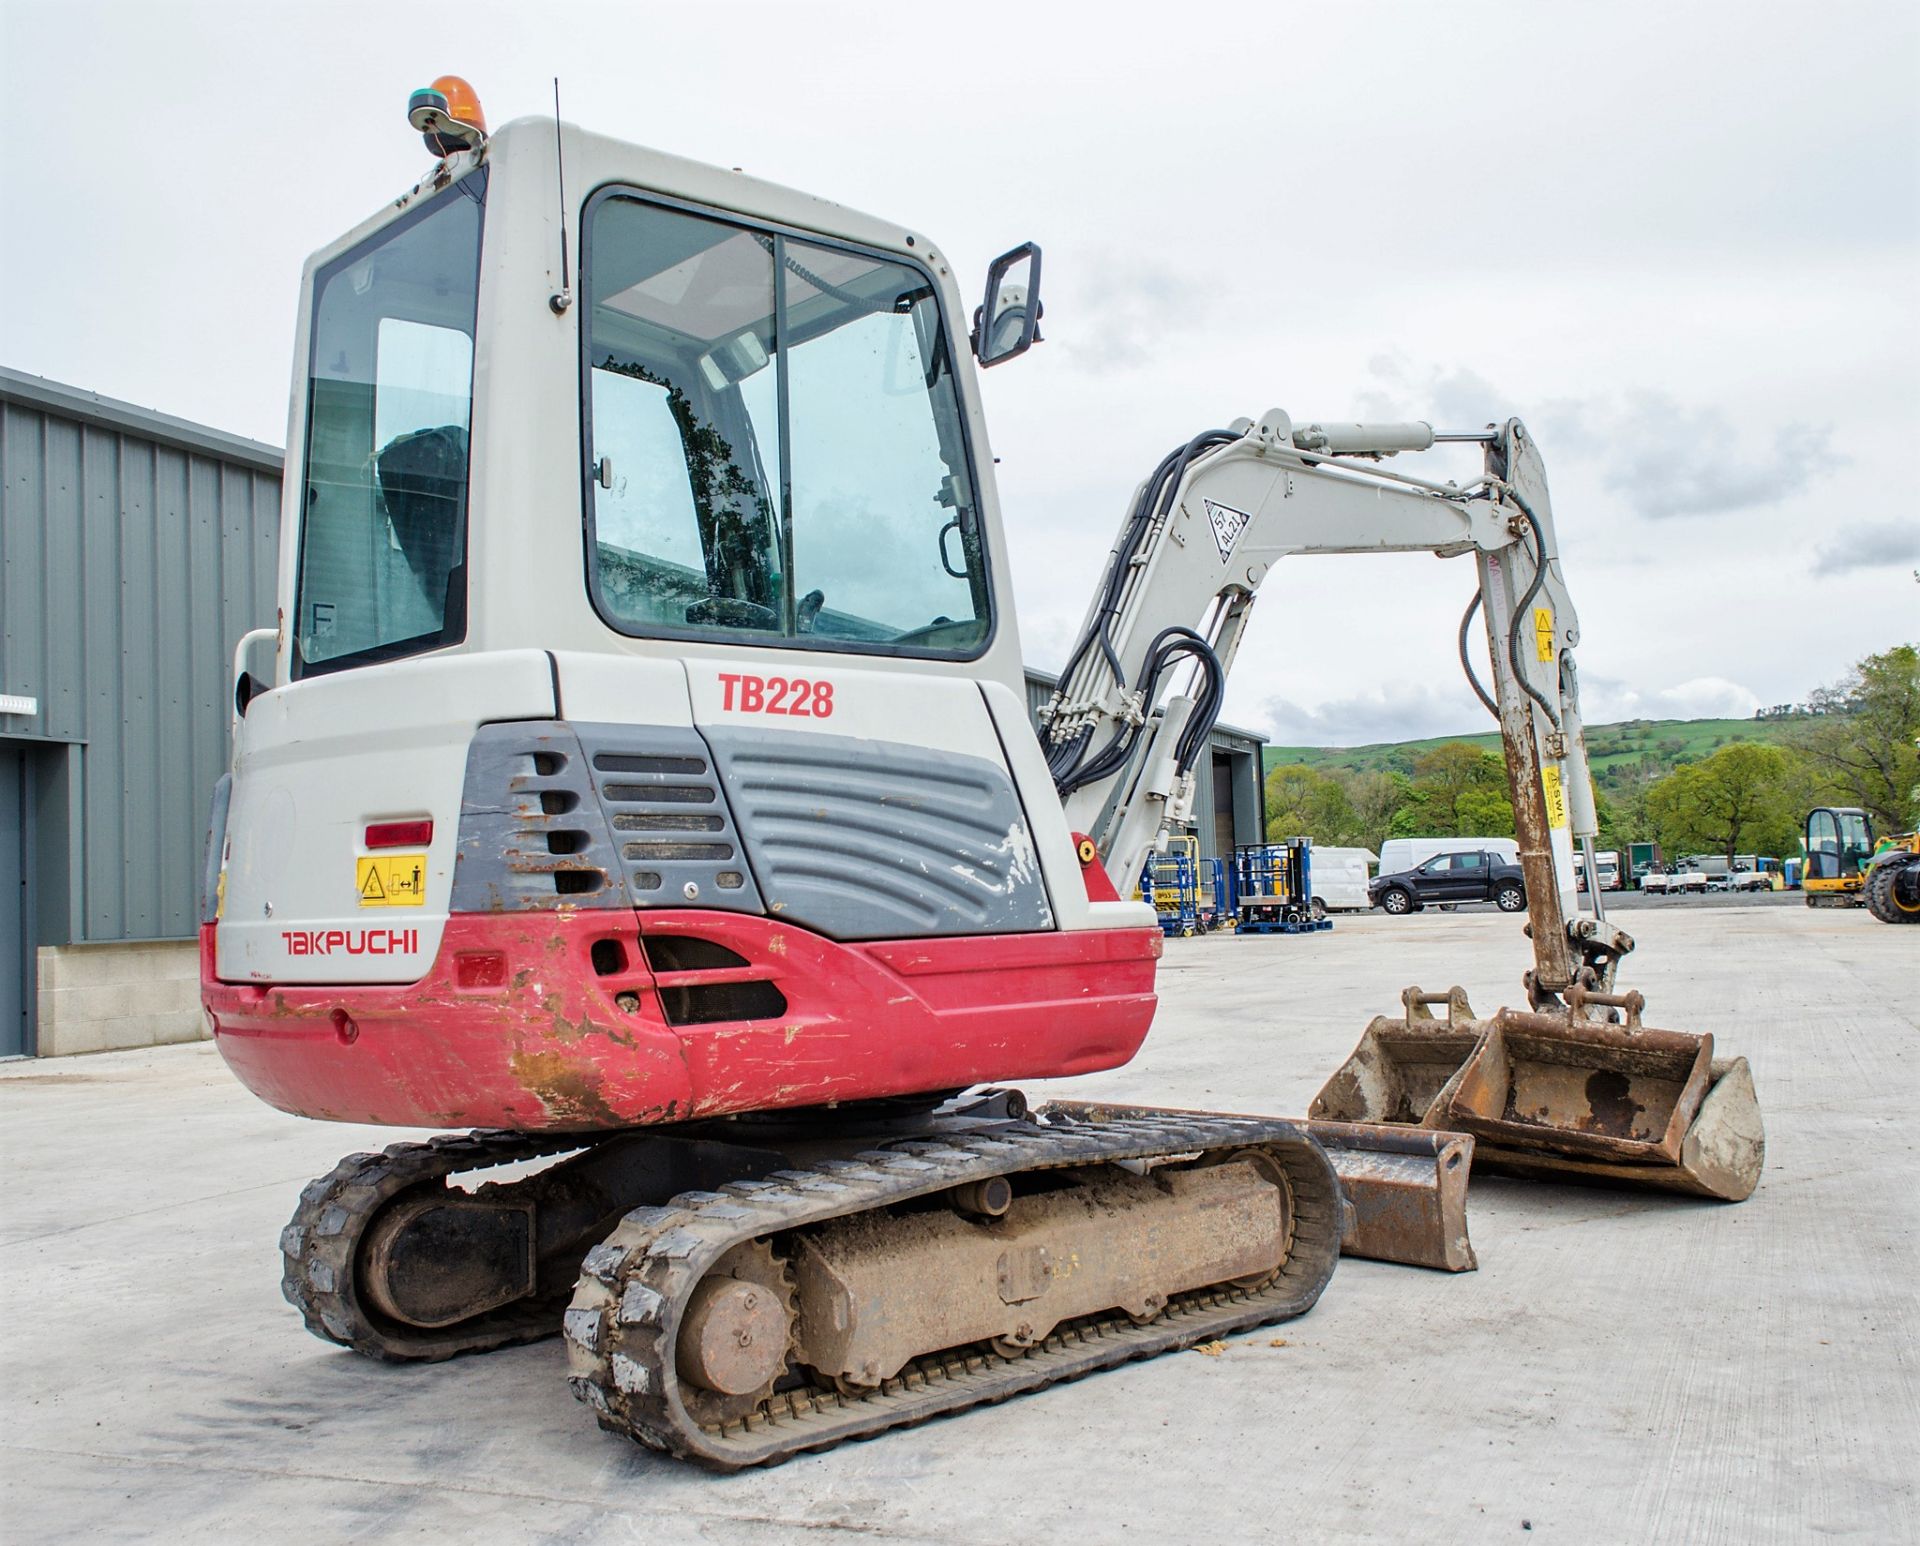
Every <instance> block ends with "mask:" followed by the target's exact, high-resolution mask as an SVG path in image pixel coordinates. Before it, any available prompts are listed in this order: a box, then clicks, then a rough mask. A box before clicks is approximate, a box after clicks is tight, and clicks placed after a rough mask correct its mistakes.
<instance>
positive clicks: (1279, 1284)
mask: <svg viewBox="0 0 1920 1546" xmlns="http://www.w3.org/2000/svg"><path fill="white" fill-rule="evenodd" d="M1253 1145H1258V1146H1260V1147H1261V1148H1263V1149H1265V1150H1266V1151H1267V1152H1268V1153H1270V1154H1272V1155H1273V1157H1274V1158H1275V1159H1276V1160H1278V1161H1279V1162H1280V1164H1281V1165H1282V1166H1283V1168H1284V1169H1285V1171H1286V1174H1287V1177H1288V1180H1289V1182H1290V1184H1291V1186H1292V1189H1293V1209H1292V1218H1293V1231H1294V1233H1293V1238H1292V1239H1291V1240H1290V1241H1289V1242H1288V1251H1287V1258H1286V1265H1285V1266H1284V1267H1283V1268H1282V1269H1281V1272H1280V1276H1279V1277H1278V1278H1277V1279H1276V1280H1275V1281H1274V1282H1273V1283H1272V1284H1270V1285H1269V1286H1268V1287H1266V1288H1264V1289H1259V1290H1253V1291H1249V1290H1242V1289H1234V1288H1218V1289H1206V1290H1200V1291H1198V1292H1195V1293H1190V1294H1184V1295H1179V1296H1176V1297H1175V1299H1174V1300H1173V1302H1172V1303H1171V1304H1170V1305H1169V1306H1168V1308H1167V1310H1166V1311H1165V1312H1163V1313H1162V1314H1161V1315H1160V1316H1159V1317H1157V1318H1156V1319H1155V1320H1153V1321H1151V1322H1150V1323H1148V1324H1147V1325H1144V1326H1140V1325H1136V1324H1134V1322H1133V1321H1132V1320H1130V1319H1129V1318H1127V1317H1125V1316H1121V1315H1115V1316H1097V1317H1091V1318H1088V1319H1085V1320H1081V1321H1077V1322H1071V1323H1069V1324H1067V1325H1064V1326H1062V1327H1060V1328H1059V1329H1058V1330H1057V1331H1056V1332H1055V1333H1054V1334H1053V1335H1052V1336H1050V1337H1048V1338H1047V1339H1046V1341H1045V1342H1043V1343H1041V1344H1039V1345H1038V1346H1037V1347H1035V1348H1033V1349H1031V1350H1030V1351H1028V1352H1027V1353H1026V1354H1024V1355H1022V1356H1018V1357H1013V1358H1007V1357H1002V1356H1000V1355H999V1354H996V1353H993V1352H990V1351H988V1350H986V1349H985V1348H981V1347H971V1348H967V1349H964V1350H962V1351H958V1352H951V1353H942V1354H935V1355H933V1356H930V1357H924V1358H921V1359H919V1360H917V1361H915V1362H914V1363H911V1364H909V1365H908V1366H907V1367H906V1368H905V1369H903V1370H902V1371H901V1372H900V1374H899V1375H898V1376H897V1377H896V1378H894V1379H890V1380H888V1381H886V1382H885V1383H884V1384H882V1385H881V1386H880V1387H879V1389H877V1390H876V1391H874V1392H872V1393H870V1394H866V1395H852V1396H848V1395H842V1394H839V1393H836V1392H831V1391H820V1390H813V1389H798V1390H791V1391H778V1392H776V1393H775V1394H774V1396H773V1397H772V1399H771V1400H770V1401H768V1402H766V1403H764V1404H763V1405H762V1407H761V1408H760V1410H759V1411H758V1412H756V1413H754V1414H752V1415H750V1416H748V1417H746V1418H744V1419H743V1420H741V1421H739V1422H730V1423H727V1424H725V1425H723V1426H721V1427H717V1428H705V1427H701V1426H699V1425H698V1424H696V1423H694V1422H693V1421H692V1419H691V1418H690V1417H689V1415H688V1413H687V1411H686V1408H685V1407H684V1406H683V1404H682V1402H681V1400H680V1396H679V1393H678V1386H677V1380H676V1376H675V1374H674V1371H673V1369H672V1368H671V1367H670V1366H669V1364H668V1362H667V1359H668V1356H669V1352H670V1350H671V1349H672V1348H673V1347H674V1345H675V1342H676V1340H677V1338H678V1335H679V1325H680V1317H681V1313H682V1311H683V1310H684V1308H685V1306H686V1304H687V1301H688V1297H689V1295H690V1294H691V1293H692V1291H693V1289H694V1287H695V1285H696V1284H698V1283H699V1281H700V1279H701V1277H702V1276H703V1275H704V1274H705V1272H706V1270H707V1268H708V1267H709V1266H710V1265H711V1264H712V1263H713V1262H714V1261H715V1260H716V1259H717V1258H718V1257H719V1256H720V1255H721V1254H722V1253H723V1252H724V1251H726V1250H727V1249H728V1248H729V1247H731V1246H733V1245H736V1244H738V1243H740V1242H742V1241H745V1240H750V1239H754V1238H756V1237H758V1236H763V1235H768V1234H773V1233H778V1232H780V1231H783V1230H790V1229H795V1228H799V1227H802V1226H805V1225H808V1224H817V1223H820V1222H823V1221H825V1220H827V1219H831V1218H836V1217H840V1216H843V1215H846V1214H852V1213H860V1212H865V1211H868V1210H871V1209H875V1208H881V1207H885V1206H887V1205H889V1204H892V1203H897V1202H904V1201H906V1200H907V1199H909V1198H914V1197H920V1196H925V1195H926V1194H928V1193H931V1192H938V1191H944V1190H945V1189H947V1188H949V1187H952V1186H955V1185H957V1184H959V1183H961V1182H963V1181H971V1180H978V1179H983V1178H985V1177H988V1176H994V1175H1005V1174H1010V1173H1013V1172H1017V1171H1026V1170H1037V1169H1052V1168H1058V1167H1062V1166H1073V1165H1088V1164H1097V1163H1101V1162H1106V1161H1114V1160H1124V1159H1150V1158H1155V1157H1162V1156H1175V1155H1192V1154H1196V1153H1201V1152H1206V1151H1217V1150H1222V1149H1225V1150H1229V1151H1230V1150H1234V1149H1239V1148H1245V1147H1248V1146H1253ZM1341 1208H1342V1203H1341V1194H1340V1187H1339V1182H1338V1180H1337V1179H1336V1178H1335V1175H1334V1172H1333V1168H1332V1166H1331V1165H1330V1164H1329V1163H1328V1161H1327V1159H1326V1156H1325V1155H1324V1154H1323V1153H1322V1152H1321V1151H1320V1149H1319V1147H1318V1146H1317V1145H1316V1144H1315V1143H1314V1142H1313V1141H1312V1140H1311V1139H1310V1138H1309V1137H1308V1136H1307V1132H1306V1129H1305V1128H1304V1127H1303V1126H1301V1125H1299V1124H1296V1123H1293V1122H1286V1121H1281V1120H1278V1119H1260V1118H1234V1117H1210V1116H1209V1117H1191V1116H1183V1117H1180V1118H1177V1119H1174V1118H1128V1119H1124V1120H1118V1121H1112V1122H1103V1123H1100V1124H1097V1125H1094V1124H1086V1125H1081V1124H1073V1125H1065V1126H1054V1127H1040V1126H1033V1127H1018V1128H1002V1129H996V1130H994V1131H993V1132H992V1133H991V1134H983V1135H979V1136H965V1137H956V1138H953V1139H951V1140H920V1141H908V1142H901V1143H897V1144H895V1145H893V1146H891V1147H890V1148H887V1149H874V1150H866V1151H863V1152H859V1153H856V1154H854V1155H852V1156H851V1157H850V1158H847V1159H841V1160H829V1161H824V1162H822V1163H820V1164H819V1165H817V1166H815V1167H814V1168H812V1169H810V1170H797V1171H778V1172H775V1174H774V1175H772V1176H771V1177H769V1178H767V1179H765V1180H761V1181H741V1182H732V1183H729V1184H728V1185H727V1186H725V1187H723V1188H722V1189H721V1190H720V1191H719V1192H694V1193H687V1194H683V1195H682V1196H680V1197H676V1198H675V1199H673V1201H672V1202H671V1203H669V1204H668V1205H667V1206H665V1207H646V1208H636V1209H634V1210H633V1212H631V1213H629V1214H628V1215H627V1216H626V1218H625V1219H624V1220H623V1221H622V1222H621V1224H620V1226H619V1228H617V1229H616V1230H615V1231H614V1232H613V1234H612V1235H610V1236H609V1237H608V1238H607V1239H606V1241H604V1242H603V1243H602V1244H600V1245H598V1246H595V1247H594V1248H593V1250H592V1251H590V1252H589V1253H588V1254H587V1257H586V1260H585V1262H584V1264H583V1268H584V1270H583V1271H582V1274H581V1277H580V1281H579V1284H578V1286H577V1287H576V1288H575V1290H574V1297H573V1305H572V1307H571V1308H570V1309H569V1310H568V1311H567V1313H566V1319H565V1330H566V1339H567V1353H568V1358H569V1362H570V1364H571V1367H572V1371H573V1372H572V1373H571V1374H570V1376H569V1378H568V1383H569V1384H570V1385H571V1386H572V1387H573V1391H574V1394H575V1395H576V1396H578V1397H579V1398H580V1399H581V1400H582V1401H585V1402H586V1403H587V1404H588V1405H589V1406H591V1407H592V1408H593V1410H594V1413H595V1415H596V1417H597V1418H598V1420H599V1423H600V1426H601V1427H602V1428H605V1429H607V1430H609V1431H610V1432H614V1433H622V1434H626V1435H627V1436H628V1437H630V1438H633V1439H636V1440H638V1441H639V1442H640V1443H642V1444H646V1445H649V1446H650V1447H652V1448H655V1449H662V1450H666V1451H668V1452H669V1453H672V1454H674V1455H678V1456H681V1457H683V1458H686V1459H690V1460H695V1461H698V1462H700V1463H702V1464H704V1465H707V1466H711V1467H713V1468H715V1469H719V1470H729V1471H730V1470H737V1469H740V1468H742V1467H746V1466H755V1465H768V1464H775V1463H778V1462H779V1461H782V1460H785V1459H788V1458H790V1457H791V1456H793V1455H795V1454H799V1453H802V1452H805V1451H810V1450H820V1449H826V1448H829V1447H831V1446H832V1445H835V1444H838V1443H841V1442H843V1441H845V1440H847V1439H854V1438H866V1437H869V1436H871V1435H873V1434H876V1433H879V1432H881V1431H883V1430H885V1429H888V1428H897V1427H902V1426H906V1425H910V1424H913V1423H919V1422H924V1421H926V1420H927V1419H929V1418H932V1417H937V1416H942V1415H944V1414H946V1413H950V1412H957V1411H960V1410H963V1409H964V1408H967V1407H971V1406H977V1405H980V1404H981V1403H983V1402H994V1401H1003V1400H1005V1399H1007V1398H1008V1397H1009V1396H1013V1395H1018V1394H1021V1393H1023V1392H1026V1391H1031V1390H1037V1389H1039V1388H1041V1387H1043V1386H1046V1385H1051V1384H1054V1383H1056V1382H1058V1381H1061V1380H1069V1379H1074V1378H1077V1377H1079V1376H1080V1375H1083V1374H1089V1373H1092V1372H1093V1371H1094V1370H1096V1369H1104V1368H1109V1367H1111V1366H1113V1365H1116V1364H1120V1363H1125V1362H1127V1361H1129V1360H1132V1359H1136V1358H1145V1357H1149V1356H1151V1355H1153V1354H1156V1353H1162V1352H1168V1351H1172V1350H1174V1349H1178V1348H1184V1347H1191V1346H1193V1345H1194V1344H1195V1343H1199V1342H1204V1341H1209V1340H1211V1339H1213V1338H1215V1337H1218V1336H1222V1335H1224V1334H1226V1333H1229V1332H1234V1331H1241V1330H1245V1329H1247V1328H1249V1327H1252V1326H1258V1325H1265V1324H1269V1323H1271V1322H1274V1321H1281V1320H1287V1319H1290V1318H1291V1317H1293V1316H1296V1315H1301V1314H1304V1313H1305V1312H1306V1311H1307V1310H1309V1309H1311V1308H1312V1307H1313V1305H1314V1302H1315V1301H1316V1300H1317V1299H1318V1298H1319V1297H1320V1293H1321V1290H1322V1289H1323V1288H1325V1287H1326V1284H1327V1280H1328V1279H1329V1278H1330V1277H1331V1276H1332V1274H1333V1269H1334V1266H1335V1264H1336V1263H1337V1261H1338V1259H1339V1254H1340V1234H1341V1228H1340V1224H1341Z"/></svg>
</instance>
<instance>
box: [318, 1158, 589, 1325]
mask: <svg viewBox="0 0 1920 1546" xmlns="http://www.w3.org/2000/svg"><path fill="white" fill-rule="evenodd" d="M586 1141H589V1140H582V1139H581V1138H580V1137H579V1136H578V1135H571V1136H567V1135H562V1136H560V1137H557V1138H556V1137H555V1136H554V1135H552V1134H542V1135H527V1134H521V1133H490V1132H477V1133H462V1134H457V1135H454V1134H450V1135H448V1136H445V1137H441V1138H433V1139H429V1140H428V1141H427V1142H425V1143H396V1144H392V1145H389V1146H388V1147H387V1148H386V1149H385V1150H384V1151H382V1152H381V1153H379V1154H350V1155H348V1156H347V1157H346V1158H345V1159H343V1160H342V1161H340V1163H339V1164H338V1165H336V1166H334V1167H333V1169H332V1170H330V1171H328V1172H327V1173H326V1174H325V1175H324V1176H321V1177H319V1178H318V1179H316V1180H313V1181H310V1182H308V1183H307V1186H306V1188H305V1190H303V1191H302V1192H301V1193H300V1204H299V1206H298V1207H296V1208H295V1209H294V1210H293V1218H292V1220H291V1221H290V1222H289V1223H288V1224H287V1227H286V1228H285V1229H283V1230H281V1231H280V1255H281V1260H282V1271H281V1276H280V1292H281V1293H282V1294H283V1295H284V1296H285V1297H286V1300H287V1302H288V1303H289V1304H291V1305H292V1306H293V1307H294V1308H295V1309H297V1310H298V1311H299V1312H300V1314H301V1316H302V1317H303V1318H304V1319H305V1320H306V1323H307V1330H309V1331H311V1332H312V1333H313V1334H314V1335H315V1336H316V1337H320V1338H323V1339H324V1340H326V1341H328V1342H337V1343H339V1344H340V1345H341V1346H342V1347H350V1348H352V1349H353V1350H354V1351H355V1352H358V1353H365V1354H366V1355H367V1356H368V1357H370V1358H378V1359H382V1360H384V1361H386V1362H390V1363H399V1362H426V1363H436V1362H438V1361H439V1360H441V1359H443V1358H453V1357H455V1356H457V1355H458V1354H461V1353H481V1352H487V1351H490V1350H491V1349H493V1348H496V1347H508V1346H511V1345H512V1344H514V1343H516V1342H531V1341H534V1340H536V1339H538V1338H540V1337H547V1336H551V1335H553V1332H554V1329H555V1327H554V1316H555V1313H556V1309H557V1306H556V1305H555V1303H554V1302H553V1300H552V1298H551V1297H549V1298H547V1299H544V1300H532V1301H524V1302H522V1303H520V1304H516V1305H505V1306H502V1307H501V1308H500V1309H498V1310H494V1311H491V1312H489V1313H488V1314H485V1315H480V1316H475V1317H474V1318H473V1319H472V1320H470V1321H463V1322H461V1323H459V1324H458V1325H454V1326H446V1327H442V1328H441V1329H439V1330H437V1331H429V1330H425V1329H423V1328H421V1327H418V1326H406V1325H401V1324H398V1323H396V1322H394V1321H391V1320H389V1319H387V1318H386V1317H385V1316H383V1315H381V1314H380V1313H379V1312H378V1311H376V1310H374V1309H373V1308H372V1307H371V1306H363V1305H362V1304H361V1302H360V1296H359V1292H358V1284H357V1283H356V1281H355V1277H354V1270H353V1261H354V1257H355V1255H356V1253H357V1252H358V1250H359V1245H360V1241H361V1239H362V1237H363V1236H364V1235H365V1234H366V1231H367V1226H368V1225H369V1224H371V1223H372V1222H373V1220H374V1218H375V1216H376V1215H377V1214H378V1213H379V1212H380V1210H381V1209H382V1208H384V1207H385V1206H386V1205H387V1204H388V1203H389V1202H391V1201H393V1200H394V1199H395V1198H396V1197H398V1196H399V1195H400V1194H401V1193H403V1192H406V1191H410V1190H411V1189H413V1188H414V1187H417V1186H425V1185H430V1184H432V1183H434V1182H436V1181H443V1180H444V1179H445V1178H446V1177H447V1176H450V1175H455V1174H459V1173H462V1172H465V1171H471V1170H484V1169H487V1168H489V1167H491V1166H496V1165H510V1164H514V1163H516V1162H518V1161H521V1160H529V1159H537V1158H539V1157H540V1156H541V1155H544V1154H556V1153H562V1152H564V1151H566V1150H568V1149H578V1148H580V1147H582V1146H583V1143H584V1142H586Z"/></svg>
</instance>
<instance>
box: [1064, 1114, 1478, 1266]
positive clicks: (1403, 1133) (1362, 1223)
mask: <svg viewBox="0 0 1920 1546" xmlns="http://www.w3.org/2000/svg"><path fill="white" fill-rule="evenodd" d="M1047 1109H1048V1110H1049V1111H1052V1112H1057V1113H1059V1114H1061V1115H1062V1116H1070V1117H1072V1118H1073V1119H1075V1120H1078V1121H1083V1122H1092V1123H1102V1122H1115V1121H1124V1120H1129V1119H1134V1118H1139V1117H1148V1116H1156V1115H1157V1116H1165V1115H1168V1114H1169V1111H1168V1108H1165V1107H1159V1106H1122V1105H1106V1104H1101V1103H1098V1102H1093V1101H1055V1102H1053V1103H1052V1104H1050V1105H1049V1106H1048V1108H1047ZM1177 1114H1178V1115H1182V1116H1196V1117H1198V1116H1206V1115H1210V1114H1211V1113H1207V1112H1188V1111H1181V1112H1178V1113H1177ZM1248 1120H1253V1119H1252V1118H1249V1119H1248ZM1307 1129H1308V1131H1309V1132H1310V1133H1312V1135H1313V1137H1314V1140H1315V1141H1316V1142H1317V1143H1318V1144H1319V1145H1320V1147H1321V1148H1322V1149H1323V1150H1325V1151H1326V1156H1327V1159H1328V1160H1329V1161H1330V1162H1331V1163H1332V1165H1333V1170H1334V1174H1335V1175H1337V1176H1338V1177H1339V1178H1340V1191H1341V1194H1342V1196H1343V1197H1344V1199H1345V1202H1346V1211H1345V1216H1344V1221H1343V1224H1342V1228H1341V1233H1340V1254H1341V1255H1342V1256H1365V1257H1369V1258H1371V1259H1372V1260H1374V1261H1389V1262H1398V1263H1400V1264H1401V1265H1402V1266H1407V1267H1433V1268H1437V1269H1438V1270H1440V1271H1442V1272H1472V1271H1473V1270H1474V1268H1476V1267H1477V1266H1478V1265H1479V1263H1478V1262H1477V1261H1476V1260H1475V1259H1474V1254H1473V1244H1472V1242H1471V1241H1470V1240H1469V1239H1468V1238H1467V1177H1468V1174H1469V1172H1470V1171H1471V1170H1472V1168H1473V1155H1474V1140H1473V1139H1472V1137H1471V1136H1469V1135H1468V1134H1466V1133H1439V1132H1432V1131H1429V1130H1427V1129H1424V1128H1419V1127H1413V1126H1393V1125H1386V1124H1382V1123H1377V1122H1375V1123H1368V1122H1309V1123H1308V1124H1307Z"/></svg>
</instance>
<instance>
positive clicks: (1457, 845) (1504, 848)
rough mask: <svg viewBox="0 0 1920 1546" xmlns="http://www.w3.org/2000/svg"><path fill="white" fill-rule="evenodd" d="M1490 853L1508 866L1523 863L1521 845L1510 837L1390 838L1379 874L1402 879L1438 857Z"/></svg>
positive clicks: (1385, 844)
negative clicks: (1405, 872) (1409, 871)
mask: <svg viewBox="0 0 1920 1546" xmlns="http://www.w3.org/2000/svg"><path fill="white" fill-rule="evenodd" d="M1463 853H1490V854H1493V855H1494V856H1495V857H1496V858H1498V859H1500V860H1501V861H1502V862H1504V863H1506V864H1518V863H1519V862H1520V844H1519V843H1518V841H1516V840H1515V839H1513V838H1510V837H1390V838H1388V839H1387V840H1386V841H1385V842H1384V843H1382V844H1381V845H1380V858H1379V865H1380V871H1379V873H1380V874H1382V875H1398V874H1401V873H1402V872H1403V871H1406V870H1411V869H1414V868H1415V867H1417V866H1419V865H1422V864H1425V863H1426V862H1427V860H1429V859H1431V858H1432V857H1433V856H1434V855H1435V854H1463Z"/></svg>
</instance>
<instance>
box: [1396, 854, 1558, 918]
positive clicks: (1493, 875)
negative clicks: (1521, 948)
mask: <svg viewBox="0 0 1920 1546" xmlns="http://www.w3.org/2000/svg"><path fill="white" fill-rule="evenodd" d="M1383 846H1384V845H1383ZM1384 867H1385V866H1384V863H1383V865H1382V868H1384ZM1367 896H1368V899H1369V900H1370V901H1371V902H1372V903H1373V905H1374V906H1375V907H1379V908H1382V909H1384V910H1385V911H1387V912H1390V913H1396V914H1398V913H1412V912H1418V911H1419V910H1420V909H1421V908H1423V907H1426V906H1428V905H1429V904H1431V903H1436V902H1440V903H1452V902H1492V903H1494V904H1495V905H1497V906H1498V907H1499V909H1500V911H1502V912H1503V913H1517V912H1519V911H1520V910H1521V909H1522V908H1524V907H1525V906H1526V905H1527V883H1526V880H1525V878H1524V877H1523V876H1522V874H1521V871H1520V866H1519V865H1517V864H1513V863H1510V862H1509V861H1508V860H1507V859H1505V858H1504V857H1503V856H1502V855H1500V854H1499V853H1495V852H1489V851H1488V850H1486V849H1484V848H1476V849H1474V850H1472V851H1471V852H1468V853H1446V854H1436V855H1434V857H1433V858H1431V859H1429V860H1427V861H1426V862H1425V863H1424V864H1416V865H1415V866H1414V867H1413V868H1412V869H1410V870H1401V871H1398V872H1397V873H1394V874H1386V875H1381V876H1380V877H1379V878H1378V879H1376V880H1375V881H1373V882H1372V883H1371V884H1370V885H1369V886H1368V887H1367Z"/></svg>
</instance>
